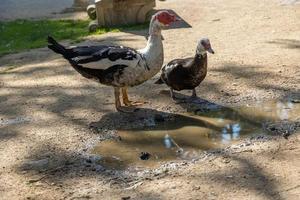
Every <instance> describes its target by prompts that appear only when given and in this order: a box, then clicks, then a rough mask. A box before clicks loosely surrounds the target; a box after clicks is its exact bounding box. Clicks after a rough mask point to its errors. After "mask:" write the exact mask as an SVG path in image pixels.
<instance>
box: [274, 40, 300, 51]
mask: <svg viewBox="0 0 300 200" xmlns="http://www.w3.org/2000/svg"><path fill="white" fill-rule="evenodd" d="M268 43H270V44H278V45H280V46H283V47H285V48H288V49H296V50H297V49H298V50H299V49H300V40H293V39H277V40H272V41H268Z"/></svg>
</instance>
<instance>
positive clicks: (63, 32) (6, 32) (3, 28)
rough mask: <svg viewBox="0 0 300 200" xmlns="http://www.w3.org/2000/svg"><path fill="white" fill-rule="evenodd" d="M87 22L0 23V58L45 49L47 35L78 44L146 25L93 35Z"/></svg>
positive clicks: (17, 21)
mask: <svg viewBox="0 0 300 200" xmlns="http://www.w3.org/2000/svg"><path fill="white" fill-rule="evenodd" d="M88 24H89V21H88V20H76V21H74V20H36V21H30V20H16V21H11V22H0V56H1V55H4V54H8V53H15V52H20V51H24V50H26V49H33V48H39V47H45V46H46V45H47V42H46V38H47V36H48V35H51V36H53V37H54V38H55V39H57V40H58V41H59V40H65V39H68V40H71V41H73V42H79V41H81V40H82V38H83V37H85V36H88V35H92V34H96V35H99V34H104V33H107V32H118V31H123V30H137V29H144V28H146V27H147V25H145V24H142V25H134V26H124V27H119V28H99V29H98V30H97V31H96V32H94V33H89V32H88Z"/></svg>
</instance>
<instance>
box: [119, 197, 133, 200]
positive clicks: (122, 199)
mask: <svg viewBox="0 0 300 200" xmlns="http://www.w3.org/2000/svg"><path fill="white" fill-rule="evenodd" d="M130 198H131V197H130V196H126V197H122V198H121V200H128V199H130Z"/></svg>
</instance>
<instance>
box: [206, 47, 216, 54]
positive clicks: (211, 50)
mask: <svg viewBox="0 0 300 200" xmlns="http://www.w3.org/2000/svg"><path fill="white" fill-rule="evenodd" d="M207 51H208V52H209V53H212V54H215V51H214V50H213V49H212V48H209V49H207Z"/></svg>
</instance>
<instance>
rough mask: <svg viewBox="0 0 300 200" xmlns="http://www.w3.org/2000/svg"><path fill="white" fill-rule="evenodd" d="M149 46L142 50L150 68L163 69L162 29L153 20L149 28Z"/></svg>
mask: <svg viewBox="0 0 300 200" xmlns="http://www.w3.org/2000/svg"><path fill="white" fill-rule="evenodd" d="M149 35H150V36H149V38H148V41H147V46H146V47H145V48H144V49H142V50H141V52H142V53H143V55H144V57H145V58H146V61H147V64H148V66H149V68H155V69H156V68H161V65H162V64H163V55H164V52H163V43H162V35H161V28H160V27H159V26H158V25H157V24H155V22H154V21H153V20H152V21H151V23H150V27H149Z"/></svg>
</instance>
